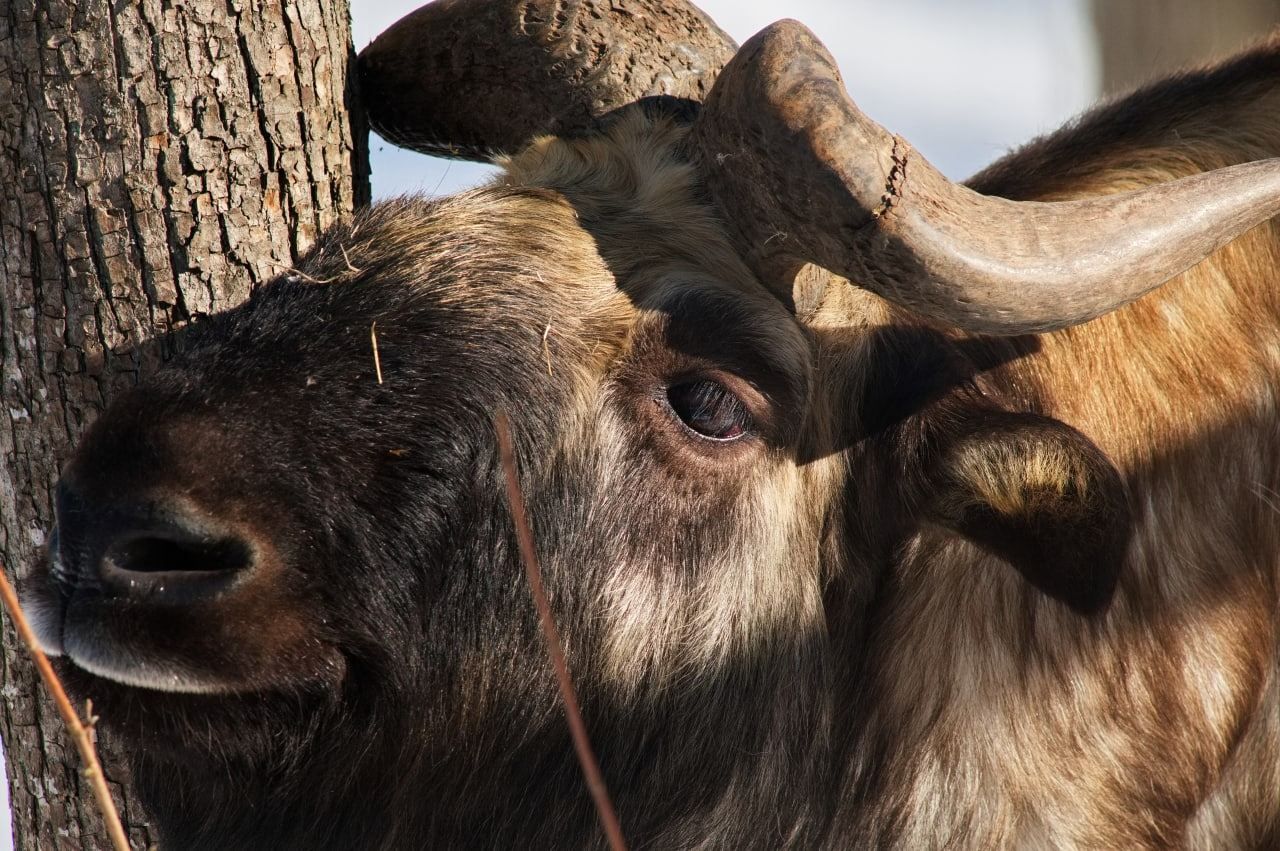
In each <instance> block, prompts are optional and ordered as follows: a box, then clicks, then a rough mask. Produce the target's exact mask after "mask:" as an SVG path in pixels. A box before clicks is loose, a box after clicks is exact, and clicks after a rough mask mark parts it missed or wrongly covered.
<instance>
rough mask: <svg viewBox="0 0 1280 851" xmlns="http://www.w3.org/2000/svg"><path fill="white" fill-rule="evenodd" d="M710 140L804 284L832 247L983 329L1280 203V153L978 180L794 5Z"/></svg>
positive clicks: (721, 92) (1032, 324)
mask: <svg viewBox="0 0 1280 851" xmlns="http://www.w3.org/2000/svg"><path fill="white" fill-rule="evenodd" d="M693 150H694V155H695V156H696V157H698V159H699V160H700V161H701V162H700V165H701V167H702V170H703V174H704V175H705V177H706V179H707V182H708V185H709V189H710V190H711V193H712V195H713V197H714V198H715V199H716V202H717V203H718V205H719V206H720V208H721V209H722V210H723V211H725V212H726V214H727V213H729V212H730V211H732V215H731V216H728V218H729V219H730V220H731V225H730V226H731V227H732V228H734V229H735V230H736V231H737V237H738V238H739V240H740V245H741V247H742V248H743V249H744V254H745V255H746V256H747V258H748V260H749V261H751V262H752V264H753V265H754V266H755V268H756V269H757V271H758V272H759V273H760V274H761V277H762V280H764V281H765V282H766V283H768V284H770V286H775V287H785V288H786V290H787V292H786V293H785V295H786V296H787V297H789V296H790V295H791V293H790V285H791V279H792V278H793V277H794V274H795V272H796V271H797V270H798V269H799V268H800V267H801V266H802V265H803V264H805V263H816V264H817V265H819V266H822V267H823V268H826V269H828V270H830V271H832V272H835V273H836V274H839V275H842V276H844V277H847V278H849V279H850V280H852V281H854V282H856V283H857V284H858V285H859V286H863V287H866V288H867V289H870V290H872V291H873V292H875V293H877V294H879V295H881V296H883V297H884V298H886V299H888V300H889V301H892V302H894V303H897V304H900V305H902V306H904V307H906V308H908V309H910V310H912V311H914V312H916V313H919V314H923V315H926V316H929V317H932V318H934V319H938V320H941V321H944V322H946V323H948V324H950V325H953V326H957V327H960V328H963V329H967V330H970V331H976V332H982V333H993V334H1022V333H1029V332H1035V331H1048V330H1053V329H1057V328H1065V327H1068V326H1071V325H1075V324H1079V323H1081V322H1085V321H1088V320H1089V319H1092V318H1094V317H1096V316H1100V315H1102V314H1104V313H1107V312H1108V311H1111V310H1114V309H1115V308H1117V307H1120V306H1121V305H1124V304H1126V303H1128V302H1130V301H1132V300H1133V299H1136V298H1138V297H1139V296H1141V295H1142V294H1143V293H1145V292H1147V291H1148V290H1151V289H1153V288H1155V287H1158V286H1160V285H1161V284H1162V283H1164V282H1166V281H1168V280H1169V279H1170V278H1173V277H1175V276H1176V275H1178V274H1180V273H1181V272H1183V271H1185V270H1186V269H1188V268H1190V267H1191V266H1193V265H1195V264H1196V263H1198V262H1200V261H1201V260H1202V259H1204V258H1205V257H1206V256H1208V255H1209V254H1211V253H1212V252H1213V251H1215V250H1216V249H1218V248H1219V247H1221V246H1222V245H1224V244H1226V243H1227V242H1229V241H1231V240H1232V239H1234V238H1235V237H1236V236H1238V235H1239V234H1240V233H1242V232H1243V231H1245V230H1247V229H1249V228H1251V227H1253V226H1254V225H1257V224H1259V223H1261V222H1263V221H1265V220H1266V219H1268V218H1270V217H1271V216H1273V215H1275V214H1276V213H1277V212H1280V160H1264V161H1261V162H1256V163H1249V164H1246V165H1240V166H1233V167H1231V168H1224V169H1220V170H1217V171H1213V172H1208V173H1205V174H1200V175H1196V176H1193V177H1188V178H1185V179H1182V180H1177V181H1173V182H1170V183H1166V184H1161V185H1159V186H1153V187H1150V188H1147V189H1143V190H1139V191H1137V192H1131V193H1127V194H1123V195H1109V196H1105V197H1099V198H1090V199H1086V200H1080V201H1067V202H1054V203H1041V202H1015V201H1008V200H1005V199H1002V198H994V197H988V196H985V195H979V194H978V193H976V192H974V191H972V190H970V189H968V188H966V187H964V186H962V185H960V184H957V183H953V182H951V181H950V180H948V179H947V178H945V177H944V176H943V175H942V174H941V173H940V172H939V171H938V170H937V169H935V168H934V167H933V166H932V165H930V164H929V163H928V161H926V160H925V159H924V157H922V156H920V154H919V153H917V152H916V151H915V150H913V149H912V148H911V146H910V145H908V144H907V143H906V142H905V141H904V140H902V139H901V138H899V137H897V136H894V135H892V134H890V133H889V132H887V131H886V130H885V129H884V128H883V127H881V126H880V125H878V124H876V123H875V122H874V121H872V120H871V119H869V118H867V117H866V116H865V115H864V114H863V113H862V112H861V111H860V110H859V109H858V108H857V107H856V106H855V105H854V103H853V101H851V100H850V99H849V96H848V94H847V93H846V92H845V89H844V85H843V83H842V82H841V80H840V75H839V72H838V71H837V70H836V66H835V62H834V61H833V60H832V58H831V56H830V54H829V53H827V51H826V49H825V48H823V46H822V44H821V43H820V42H819V41H818V40H817V39H816V38H815V37H814V36H813V34H812V33H811V32H809V30H807V29H806V28H805V27H803V26H801V25H800V24H798V23H796V22H795V21H781V22H779V23H777V24H774V25H772V26H771V27H769V28H767V29H765V30H764V31H763V32H761V33H760V34H758V35H756V36H755V37H754V38H752V39H751V40H750V41H748V42H747V43H746V44H745V45H743V47H742V49H741V50H740V51H739V52H738V54H737V56H735V57H734V59H733V60H732V61H731V62H730V63H729V65H728V66H727V67H726V68H725V69H724V71H722V72H721V74H720V78H719V80H718V81H717V83H716V85H715V87H714V89H713V91H712V93H711V94H710V96H708V98H707V101H706V103H705V104H704V106H703V109H702V111H701V113H700V114H699V116H698V119H697V121H696V123H695V125H694V130H693Z"/></svg>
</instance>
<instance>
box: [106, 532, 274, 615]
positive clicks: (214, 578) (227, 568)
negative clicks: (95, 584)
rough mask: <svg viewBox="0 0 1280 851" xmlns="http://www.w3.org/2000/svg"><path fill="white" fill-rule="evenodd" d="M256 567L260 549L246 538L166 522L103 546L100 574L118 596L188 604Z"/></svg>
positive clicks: (214, 594) (226, 587) (211, 596)
mask: <svg viewBox="0 0 1280 851" xmlns="http://www.w3.org/2000/svg"><path fill="white" fill-rule="evenodd" d="M254 566H255V550H254V548H253V546H252V545H251V544H250V543H249V542H248V541H247V540H244V539H241V538H238V537H234V536H213V535H208V536H206V535H202V534H198V533H196V532H193V531H188V530H187V529H186V528H185V527H183V528H173V527H172V526H169V525H168V524H161V525H160V528H155V527H153V528H150V529H143V530H129V531H126V532H124V533H122V534H117V536H116V537H115V540H113V541H111V543H110V544H108V545H107V546H106V548H105V549H103V550H102V555H101V557H100V558H99V560H98V571H97V572H98V577H99V579H100V580H101V582H102V587H103V589H104V590H105V591H107V592H108V593H110V594H113V595H114V596H117V597H122V598H127V599H130V600H136V601H139V602H148V603H155V604H165V605H189V604H193V603H199V602H203V601H206V600H211V599H214V598H216V597H217V596H219V595H220V594H222V593H223V592H225V591H228V590H230V589H231V588H233V587H235V586H236V585H237V584H238V583H239V581H240V580H241V579H244V578H246V577H248V576H250V575H251V574H252V573H253V567H254Z"/></svg>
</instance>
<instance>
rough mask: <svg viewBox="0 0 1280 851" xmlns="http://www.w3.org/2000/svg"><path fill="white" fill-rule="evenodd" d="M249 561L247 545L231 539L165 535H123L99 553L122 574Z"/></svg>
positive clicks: (219, 568)
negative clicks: (123, 537) (124, 536)
mask: <svg viewBox="0 0 1280 851" xmlns="http://www.w3.org/2000/svg"><path fill="white" fill-rule="evenodd" d="M251 560H252V554H251V553H250V550H249V546H248V544H246V543H245V542H243V541H240V540H237V539H235V538H222V539H193V538H181V537H174V536H169V535H139V536H137V537H130V538H126V539H124V540H121V541H117V542H115V543H114V544H112V545H111V546H110V547H108V549H107V551H106V553H104V554H103V561H104V565H103V566H104V567H105V568H107V569H114V570H118V571H122V572H126V573H170V572H172V573H221V572H226V571H239V570H243V569H245V568H247V567H248V566H249V563H250V561H251Z"/></svg>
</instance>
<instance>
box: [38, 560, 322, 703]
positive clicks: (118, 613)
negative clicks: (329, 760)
mask: <svg viewBox="0 0 1280 851" xmlns="http://www.w3.org/2000/svg"><path fill="white" fill-rule="evenodd" d="M134 555H135V556H137V553H134ZM107 561H109V559H108V560H104V568H103V581H102V582H95V583H92V584H82V585H77V584H75V583H73V582H71V581H69V580H68V572H67V570H66V567H65V565H64V564H63V563H62V561H61V560H60V558H59V556H58V554H57V551H56V550H55V551H54V552H53V553H52V554H51V557H50V560H49V562H48V563H47V565H46V567H45V569H44V570H43V571H37V572H36V573H35V574H33V575H32V576H31V577H30V578H29V579H28V581H27V582H25V583H23V586H22V589H21V595H20V596H21V601H22V608H23V610H24V612H25V614H26V615H27V618H28V620H29V621H30V623H31V626H32V629H33V631H34V632H35V635H36V639H37V643H38V644H39V646H40V649H41V650H43V651H44V652H45V654H46V655H48V656H50V657H55V658H56V657H61V659H62V661H63V662H64V663H65V664H69V665H70V666H73V667H74V668H76V669H79V670H80V671H82V672H84V673H87V674H91V675H92V676H93V677H95V678H97V679H99V680H106V681H109V682H111V683H114V684H117V685H120V686H125V687H128V688H130V689H141V690H145V691H150V692H165V693H170V694H193V695H232V694H245V693H249V692H255V691H270V690H278V689H281V688H288V687H290V686H293V685H298V684H301V683H303V682H307V683H310V682H314V681H323V682H327V683H330V684H335V685H336V684H337V683H339V682H341V681H342V680H343V679H344V677H345V673H346V664H345V661H344V659H343V656H342V655H341V654H340V653H339V652H338V650H337V649H336V648H335V647H334V646H333V645H332V644H331V643H329V642H328V641H325V640H323V638H322V636H320V635H319V634H318V632H317V630H316V629H315V624H313V623H312V622H311V618H310V617H308V615H307V611H306V607H304V606H300V605H298V603H297V601H295V600H292V599H289V598H288V596H287V595H285V594H283V593H281V591H280V590H279V588H278V586H277V585H276V584H275V583H266V584H265V586H266V587H263V584H262V583H248V585H249V586H250V587H241V586H242V585H243V584H244V583H237V582H235V581H234V580H229V579H228V572H227V571H222V570H210V571H169V570H163V569H156V570H151V571H138V570H130V571H127V572H124V573H125V574H126V575H123V576H112V574H111V571H112V569H113V568H112V567H111V566H110V565H109V564H107V563H106V562H107ZM137 563H138V559H137V558H135V560H134V561H133V562H131V564H137ZM149 563H151V564H155V565H156V566H160V565H162V564H163V561H162V560H161V559H159V558H157V559H155V560H154V561H152V562H149ZM117 586H118V588H117Z"/></svg>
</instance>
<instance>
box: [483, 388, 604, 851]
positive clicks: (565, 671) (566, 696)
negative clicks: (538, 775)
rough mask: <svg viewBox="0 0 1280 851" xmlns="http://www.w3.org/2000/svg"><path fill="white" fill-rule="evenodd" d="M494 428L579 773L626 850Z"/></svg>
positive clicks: (505, 432) (511, 456)
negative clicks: (588, 735)
mask: <svg viewBox="0 0 1280 851" xmlns="http://www.w3.org/2000/svg"><path fill="white" fill-rule="evenodd" d="M494 425H495V426H496V427H497V430H498V453H499V455H500V456H501V458H502V469H503V472H504V473H506V478H507V501H508V502H509V503H510V505H511V516H512V518H513V519H514V520H515V524H516V538H517V539H518V540H519V542H520V560H521V561H522V562H524V572H525V575H526V576H528V577H529V589H530V591H532V593H533V603H534V605H535V606H536V607H537V609H538V620H539V622H540V623H541V624H542V634H543V636H544V637H545V638H546V640H547V652H548V653H549V654H550V655H551V664H552V666H553V667H554V668H555V671H556V680H557V681H558V682H559V684H560V697H561V699H562V700H563V701H564V712H565V715H566V716H567V717H568V720H569V733H570V734H571V735H572V737H573V748H574V750H575V751H577V753H578V762H579V763H580V764H581V765H582V774H583V776H584V777H585V778H586V781H587V789H588V790H589V791H590V792H591V798H592V800H593V801H595V805H596V812H597V813H598V814H599V816H600V825H601V826H602V827H603V828H604V833H605V836H606V837H607V838H608V840H609V847H610V848H612V849H613V851H626V848H627V842H626V839H624V838H623V836H622V826H621V825H620V824H619V823H618V815H617V813H616V812H614V809H613V803H612V802H611V801H610V800H609V790H608V789H607V788H605V785H604V777H603V776H601V774H600V765H599V763H597V762H596V756H595V753H594V752H593V751H592V750H591V740H590V739H589V738H588V737H587V727H586V725H585V724H583V723H582V711H581V709H579V707H578V697H577V695H576V694H575V693H574V690H573V680H572V679H571V678H570V676H569V664H568V662H567V661H565V657H564V645H563V644H561V642H560V632H559V630H557V629H556V622H555V619H554V617H553V616H552V614H551V604H550V603H549V602H548V600H547V592H546V589H545V588H544V587H543V585H542V568H541V567H539V566H538V554H537V552H536V551H535V550H534V546H533V530H532V529H531V528H530V526H529V515H528V512H527V511H526V509H525V504H524V494H523V493H522V492H521V490H520V480H519V478H518V477H517V475H516V453H515V448H514V446H513V444H512V441H511V425H510V422H509V421H508V420H507V415H506V414H505V413H501V414H498V417H497V420H496V421H495V423H494Z"/></svg>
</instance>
